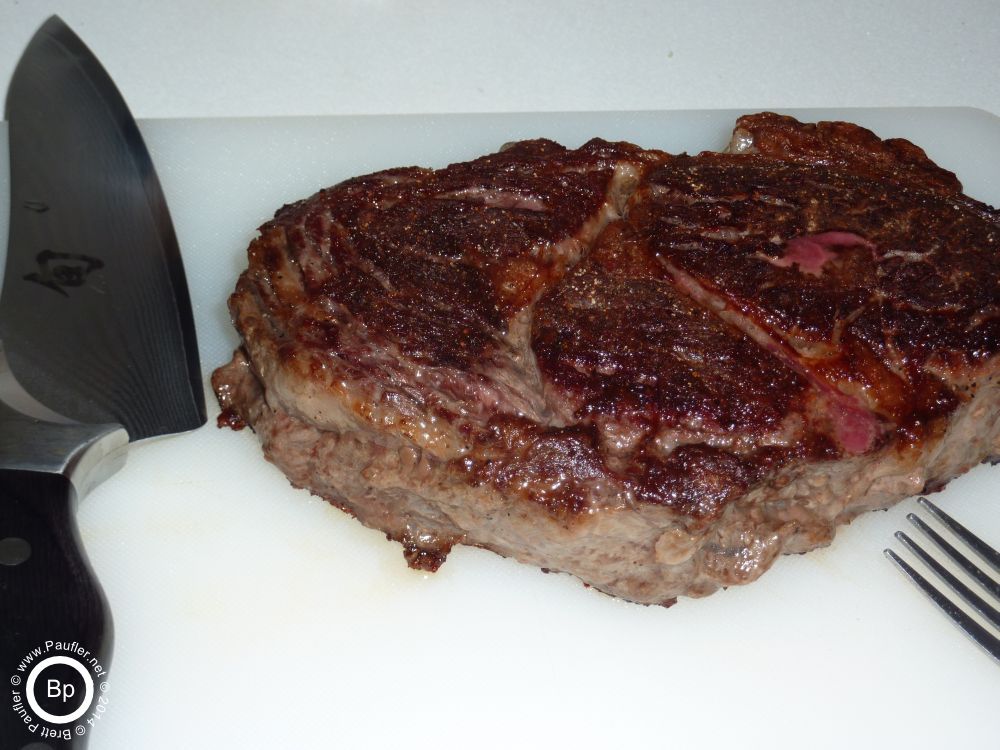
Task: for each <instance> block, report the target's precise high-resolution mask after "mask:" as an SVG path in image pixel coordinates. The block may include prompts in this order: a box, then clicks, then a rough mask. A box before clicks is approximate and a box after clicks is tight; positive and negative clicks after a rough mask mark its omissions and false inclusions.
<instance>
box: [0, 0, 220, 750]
mask: <svg viewBox="0 0 1000 750" xmlns="http://www.w3.org/2000/svg"><path fill="white" fill-rule="evenodd" d="M6 119H7V120H8V123H9V142H10V173H11V190H10V193H11V210H10V233H9V242H8V248H7V259H6V266H5V269H4V281H3V291H2V295H0V342H2V349H0V625H2V630H0V684H9V685H11V686H12V694H11V701H9V702H7V703H12V704H13V707H14V710H13V711H11V710H9V709H10V706H9V705H7V706H3V707H2V708H0V748H6V747H8V746H9V747H16V748H21V747H22V746H23V745H25V744H27V743H31V742H38V741H44V742H48V743H49V744H51V745H52V746H53V747H74V748H80V747H83V746H84V745H85V743H86V741H87V739H88V738H89V734H90V730H91V729H92V722H91V724H88V716H89V715H90V713H91V712H92V711H93V709H94V707H95V706H96V705H98V703H99V699H100V697H101V695H100V693H99V686H100V685H101V684H102V682H103V684H107V681H106V674H107V669H108V664H109V660H110V656H111V648H112V640H113V636H112V630H113V628H112V622H111V617H110V612H109V609H108V605H107V601H106V598H105V596H104V594H103V592H102V590H101V587H100V585H99V583H98V582H97V580H96V578H95V577H94V575H93V572H92V570H91V568H90V564H89V562H88V561H87V558H86V555H85V554H84V551H83V548H82V546H81V543H80V538H79V532H78V530H77V527H76V521H75V508H76V504H77V502H78V500H79V498H81V497H82V496H83V495H85V494H86V492H87V491H89V489H90V488H91V487H92V486H93V485H94V484H96V483H97V482H99V481H102V480H103V479H104V478H105V477H106V476H108V475H109V474H110V473H112V472H113V471H115V470H117V469H118V468H119V467H120V466H121V465H122V464H123V463H124V456H125V453H126V450H125V448H126V446H127V444H128V443H129V442H130V441H132V442H134V441H136V440H142V439H145V438H149V437H153V436H157V435H166V434H172V433H177V432H183V431H187V430H191V429H194V428H196V427H199V426H200V425H202V424H204V422H205V401H204V387H203V383H202V377H201V370H200V365H199V359H198V348H197V341H196V337H195V329H194V320H193V315H192V311H191V303H190V297H189V294H188V289H187V283H186V280H185V276H184V268H183V264H182V261H181V254H180V249H179V247H178V244H177V239H176V236H175V233H174V230H173V226H172V224H171V221H170V215H169V212H168V210H167V204H166V200H165V198H164V195H163V192H162V189H161V187H160V184H159V181H158V179H157V177H156V173H155V171H154V169H153V163H152V160H151V158H150V156H149V153H148V151H147V149H146V147H145V144H144V143H143V140H142V136H141V134H140V132H139V129H138V127H137V125H136V123H135V121H134V120H133V118H132V115H131V113H130V112H129V110H128V108H127V106H126V104H125V102H124V100H123V99H122V97H121V95H120V93H119V92H118V90H117V88H116V87H115V85H114V83H113V82H112V81H111V78H110V77H109V76H108V74H107V73H106V72H105V71H104V69H103V68H102V66H101V64H100V63H99V62H98V61H97V59H96V58H95V57H94V55H93V54H92V53H91V52H90V50H89V49H88V48H87V47H86V46H85V45H84V44H83V42H82V41H81V40H80V39H79V38H78V37H77V36H76V35H75V34H74V33H73V32H72V31H71V30H70V29H69V27H68V26H66V24H65V23H63V22H62V21H61V20H60V19H59V18H58V17H56V16H53V17H51V18H50V19H49V20H48V21H46V22H45V23H44V24H43V25H42V26H41V28H40V29H39V30H38V32H37V33H36V34H35V36H34V37H33V38H32V39H31V41H30V42H29V44H28V46H27V48H26V49H25V52H24V54H23V56H22V57H21V60H20V61H19V63H18V65H17V67H16V69H15V71H14V74H13V77H12V78H11V81H10V85H9V88H8V94H7V101H6ZM55 657H58V658H55ZM99 678H101V679H102V682H99V681H98V679H99ZM53 685H55V690H54V691H53ZM95 685H97V686H98V688H95ZM59 686H62V692H61V693H60V691H59ZM29 688H30V689H29ZM68 693H70V695H67V694H68Z"/></svg>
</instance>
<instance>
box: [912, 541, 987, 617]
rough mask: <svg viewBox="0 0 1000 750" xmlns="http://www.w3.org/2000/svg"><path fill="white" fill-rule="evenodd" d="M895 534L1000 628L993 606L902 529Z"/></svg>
mask: <svg viewBox="0 0 1000 750" xmlns="http://www.w3.org/2000/svg"><path fill="white" fill-rule="evenodd" d="M895 536H896V538H897V539H898V540H899V541H901V542H902V543H903V544H904V545H906V547H907V549H909V550H910V551H911V552H912V553H913V554H915V555H916V556H917V557H919V558H920V559H921V560H923V561H924V563H926V565H927V567H929V568H930V569H931V570H933V571H934V572H935V573H937V575H938V577H939V578H941V580H943V581H944V582H945V583H947V584H948V585H949V586H950V587H951V590H952V591H954V592H955V593H956V594H958V595H959V596H960V597H962V598H963V599H965V601H967V602H968V603H969V604H971V605H972V606H973V608H974V609H975V610H976V611H977V612H978V613H979V614H981V615H982V616H983V617H985V618H986V619H987V620H989V621H990V622H992V623H993V624H994V625H995V626H996V627H998V628H1000V612H998V611H997V610H996V608H995V607H993V606H992V605H991V604H989V603H988V602H987V601H986V600H984V599H983V598H982V597H981V596H979V595H978V594H977V593H975V592H974V591H973V590H972V589H970V588H969V587H968V586H966V585H965V584H964V583H962V582H961V581H960V580H958V579H957V578H956V577H955V576H953V575H952V574H951V572H950V571H949V570H948V569H947V568H945V567H944V566H943V565H942V564H941V563H939V562H938V561H937V560H935V559H934V558H933V557H931V556H930V555H929V554H928V553H927V551H926V550H924V548H923V547H921V546H920V545H919V544H917V543H916V542H914V541H913V540H912V539H910V537H909V536H907V535H906V534H904V533H903V532H902V531H897V532H896V534H895Z"/></svg>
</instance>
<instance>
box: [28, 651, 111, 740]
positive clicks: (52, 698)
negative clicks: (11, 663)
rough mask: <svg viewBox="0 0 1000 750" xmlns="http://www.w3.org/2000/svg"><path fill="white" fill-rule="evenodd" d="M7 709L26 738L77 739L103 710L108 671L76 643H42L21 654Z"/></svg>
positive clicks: (92, 655)
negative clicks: (21, 725) (15, 718)
mask: <svg viewBox="0 0 1000 750" xmlns="http://www.w3.org/2000/svg"><path fill="white" fill-rule="evenodd" d="M10 686H11V706H12V708H13V711H14V713H15V714H16V715H17V718H18V719H19V720H20V722H21V723H23V725H24V729H25V732H26V735H25V736H31V735H34V736H35V737H38V738H39V739H64V740H68V739H71V738H72V737H73V736H74V735H75V736H77V737H82V736H83V735H85V734H86V733H87V732H88V731H89V730H90V729H92V728H93V727H94V726H95V725H96V723H97V721H99V720H100V719H101V717H102V716H103V715H104V712H105V711H106V710H107V705H108V698H107V695H106V693H107V692H108V682H107V671H106V670H105V669H104V667H103V665H102V664H101V662H100V660H99V659H98V658H97V656H96V655H94V654H92V653H91V652H90V650H89V649H87V648H86V647H84V646H83V645H81V644H79V643H77V642H76V641H74V642H72V643H64V642H61V641H46V642H45V643H44V644H42V645H41V646H38V647H36V648H33V649H32V650H31V651H29V652H28V653H26V654H25V655H24V657H23V658H22V659H21V661H20V663H18V665H17V667H16V669H15V671H14V674H13V675H12V676H11V678H10Z"/></svg>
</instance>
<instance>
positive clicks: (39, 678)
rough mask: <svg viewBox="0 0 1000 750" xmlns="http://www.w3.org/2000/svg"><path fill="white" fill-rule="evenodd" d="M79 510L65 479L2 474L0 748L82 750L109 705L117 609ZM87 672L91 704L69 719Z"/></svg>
mask: <svg viewBox="0 0 1000 750" xmlns="http://www.w3.org/2000/svg"><path fill="white" fill-rule="evenodd" d="M76 505H77V498H76V490H75V489H74V488H73V484H72V483H71V482H70V481H69V479H67V478H66V477H64V476H63V475H61V474H49V473H41V472H35V471H22V470H14V469H0V688H2V694H3V700H0V750H21V748H23V747H25V746H26V745H29V746H31V748H32V750H34V748H35V747H36V745H31V743H42V744H40V745H37V747H38V748H39V749H40V748H42V747H45V746H46V745H47V746H49V747H51V748H53V749H58V750H66V748H73V750H80V749H81V748H84V747H86V744H87V740H88V739H89V737H90V735H91V733H92V731H93V729H94V724H96V722H95V721H94V719H93V715H94V712H95V709H97V708H98V706H100V705H102V704H103V703H104V702H106V700H107V699H106V698H104V697H103V695H104V690H106V689H107V682H106V679H107V677H106V672H107V669H108V667H109V663H108V662H109V660H110V657H111V647H112V641H113V628H112V623H111V612H110V610H109V609H108V603H107V599H106V598H105V596H104V592H103V591H102V590H101V587H100V585H99V584H98V582H97V579H96V577H95V576H94V573H93V571H92V570H91V567H90V564H89V563H88V561H87V558H86V555H85V554H84V552H83V548H82V546H81V544H80V534H79V531H78V530H77V525H76ZM53 657H55V660H54V661H49V660H50V659H52V658H53ZM46 662H47V663H46ZM84 674H87V675H89V678H90V682H91V683H92V684H91V688H90V702H89V704H87V708H86V709H85V710H84V711H83V712H82V713H81V715H80V716H79V717H77V718H70V717H73V715H74V713H76V712H78V711H79V710H80V708H81V707H82V706H83V705H84V703H85V701H86V698H87V693H88V690H87V682H88V680H87V678H86V677H84ZM29 682H32V683H33V685H32V688H33V689H32V693H33V696H29V695H28V685H29ZM32 700H33V702H32ZM39 708H40V709H41V711H42V712H43V713H40V712H39V711H38V709H39ZM102 712H103V711H102ZM46 715H48V717H51V718H46ZM26 719H27V720H26ZM53 719H54V720H53ZM88 719H90V721H89V722H88Z"/></svg>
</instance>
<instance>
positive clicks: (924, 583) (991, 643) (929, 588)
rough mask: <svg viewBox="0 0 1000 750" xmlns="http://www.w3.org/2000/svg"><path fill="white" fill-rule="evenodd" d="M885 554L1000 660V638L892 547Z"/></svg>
mask: <svg viewBox="0 0 1000 750" xmlns="http://www.w3.org/2000/svg"><path fill="white" fill-rule="evenodd" d="M885 555H886V557H888V558H889V559H890V560H892V561H893V562H894V563H895V564H896V565H897V566H898V567H899V569H900V570H902V571H903V573H905V574H906V576H907V577H908V578H909V579H910V580H911V581H913V582H914V583H915V584H917V586H918V587H919V588H920V590H921V591H923V592H924V593H925V594H926V595H927V596H929V597H930V598H931V600H932V601H933V602H934V603H935V604H937V605H938V607H940V608H941V609H942V610H943V611H944V613H945V614H947V615H948V617H950V618H951V619H952V621H953V622H954V623H955V624H956V625H958V627H960V628H961V629H962V630H964V631H965V633H966V634H967V635H968V636H969V637H970V638H972V640H974V641H975V642H976V643H978V644H979V645H980V646H981V647H982V648H983V649H985V650H986V653H988V654H989V655H990V656H992V657H993V658H994V659H996V660H997V661H998V662H1000V638H997V637H996V636H995V635H993V634H992V633H990V632H989V631H988V630H987V629H986V628H984V627H983V626H982V625H980V624H979V623H978V622H976V621H975V620H973V619H972V618H971V617H969V615H967V614H966V613H965V612H963V611H962V610H961V609H959V607H958V606H957V605H956V604H955V603H954V602H953V601H952V600H951V599H949V598H948V597H947V596H945V595H944V594H942V593H941V592H940V591H938V590H937V589H936V588H934V586H933V584H931V583H930V582H929V581H928V580H927V579H926V578H924V577H923V576H922V575H920V574H919V573H918V572H917V571H915V570H914V569H913V568H912V567H911V566H910V565H909V564H908V563H907V562H906V561H905V560H904V559H903V558H901V557H900V556H899V555H897V554H896V553H895V552H893V551H892V550H891V549H886V550H885Z"/></svg>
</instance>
